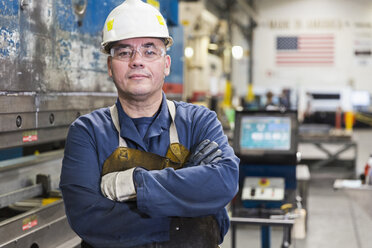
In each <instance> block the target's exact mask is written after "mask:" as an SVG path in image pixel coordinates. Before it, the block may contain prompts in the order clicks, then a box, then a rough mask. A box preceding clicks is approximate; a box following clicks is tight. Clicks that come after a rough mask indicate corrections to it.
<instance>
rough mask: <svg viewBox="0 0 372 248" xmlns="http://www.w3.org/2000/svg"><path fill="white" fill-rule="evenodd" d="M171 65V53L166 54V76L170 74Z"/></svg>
mask: <svg viewBox="0 0 372 248" xmlns="http://www.w3.org/2000/svg"><path fill="white" fill-rule="evenodd" d="M170 67H171V57H170V56H169V55H166V56H165V67H164V76H168V75H169V73H170Z"/></svg>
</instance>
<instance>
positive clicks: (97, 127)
mask: <svg viewBox="0 0 372 248" xmlns="http://www.w3.org/2000/svg"><path fill="white" fill-rule="evenodd" d="M175 105H176V118H175V124H176V128H177V132H178V136H179V141H180V143H181V144H183V145H184V146H185V147H186V148H188V149H189V150H190V151H192V148H194V147H196V146H197V145H198V144H199V143H200V142H202V141H203V140H205V139H209V140H211V141H215V142H217V143H218V145H219V148H220V149H221V150H222V159H221V160H220V161H218V163H215V164H207V165H198V166H195V165H190V164H189V166H188V167H186V168H182V169H179V170H174V169H173V168H166V169H163V170H153V171H147V170H138V171H137V172H136V173H135V177H134V180H135V182H136V184H137V188H136V190H137V200H136V201H127V202H115V201H112V200H109V199H107V198H106V197H104V196H103V195H102V193H101V189H100V183H101V171H102V166H103V163H104V162H105V160H106V159H107V158H108V157H109V156H110V155H111V153H113V152H114V151H115V149H116V148H117V147H118V132H117V131H116V129H115V126H114V124H113V122H112V119H111V115H110V111H109V108H102V109H98V110H95V111H93V112H92V113H90V114H87V115H84V116H81V117H79V118H78V119H77V120H76V121H74V122H73V123H72V124H71V126H70V129H69V132H68V136H67V140H66V147H65V154H64V158H63V166H62V172H61V181H60V189H61V191H62V194H63V199H64V203H65V207H66V215H67V218H68V221H69V223H70V225H71V227H72V229H73V230H74V231H75V232H76V233H77V234H78V235H79V236H80V237H81V238H82V239H83V240H85V241H86V242H88V243H89V244H91V245H93V246H94V247H104V248H109V247H131V246H135V245H141V244H145V243H152V242H164V241H167V240H168V239H169V224H170V217H172V216H180V217H199V216H207V215H214V216H215V218H216V220H217V222H218V224H219V227H220V230H221V240H220V241H221V242H222V240H223V237H224V235H225V234H226V233H227V230H228V228H229V218H228V215H227V212H226V210H225V206H226V205H227V204H228V203H229V202H230V201H231V200H232V198H233V197H234V195H235V194H236V193H237V191H238V177H239V171H238V165H239V159H238V158H237V157H236V156H235V154H234V152H233V149H232V148H231V147H230V146H229V144H228V140H227V137H226V136H225V135H224V133H223V130H222V126H221V123H220V122H219V121H218V119H217V116H216V114H215V112H213V111H210V110H209V109H207V108H205V107H201V106H196V105H192V104H188V103H184V102H175ZM116 106H117V108H118V113H119V122H120V128H121V130H120V133H121V136H122V137H123V138H124V139H125V140H126V142H127V144H128V147H130V148H136V149H139V150H142V151H147V152H152V153H156V154H158V155H161V156H165V155H166V152H167V150H168V147H169V142H170V141H169V127H170V123H171V116H170V114H169V111H168V106H167V103H166V98H165V94H164V93H163V101H162V104H161V108H160V112H159V114H158V115H157V117H156V118H155V120H154V121H153V122H152V123H151V125H150V126H149V130H148V131H147V132H146V135H145V137H144V138H142V137H140V134H139V133H138V130H137V128H136V126H135V125H134V123H133V121H132V119H131V118H130V117H129V116H128V115H127V114H126V113H125V112H124V111H123V108H122V107H121V104H120V102H119V101H117V102H116Z"/></svg>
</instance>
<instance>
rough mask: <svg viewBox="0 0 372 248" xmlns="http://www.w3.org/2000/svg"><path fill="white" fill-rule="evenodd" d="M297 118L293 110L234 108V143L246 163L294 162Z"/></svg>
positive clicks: (237, 152) (239, 155)
mask: <svg viewBox="0 0 372 248" xmlns="http://www.w3.org/2000/svg"><path fill="white" fill-rule="evenodd" d="M297 136H298V122H297V113H296V112H295V111H287V112H280V111H248V110H245V111H237V112H236V114H235V130H234V140H233V147H234V151H235V153H236V154H237V155H238V157H240V159H241V160H243V161H245V162H248V163H278V164H285V163H288V161H290V162H292V163H294V161H295V160H296V153H297Z"/></svg>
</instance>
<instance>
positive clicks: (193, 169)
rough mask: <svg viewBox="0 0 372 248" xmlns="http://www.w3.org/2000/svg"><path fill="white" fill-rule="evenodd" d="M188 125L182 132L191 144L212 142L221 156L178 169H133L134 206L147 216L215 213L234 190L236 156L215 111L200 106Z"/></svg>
mask: <svg viewBox="0 0 372 248" xmlns="http://www.w3.org/2000/svg"><path fill="white" fill-rule="evenodd" d="M177 114H178V113H177ZM188 125H189V127H188V128H189V129H187V130H186V131H185V130H184V131H183V132H189V134H187V135H186V136H187V137H189V138H190V139H191V140H193V141H194V142H193V145H197V144H199V143H200V142H201V141H203V140H205V139H209V140H211V141H215V142H217V143H218V145H219V148H220V149H221V150H222V159H221V160H220V161H218V162H217V163H213V164H207V165H195V166H190V167H187V168H182V169H179V170H174V169H173V168H166V169H163V170H154V171H146V170H137V171H136V172H135V177H134V179H135V183H136V185H137V204H138V209H139V210H140V211H143V212H144V213H146V214H148V215H150V216H153V217H159V216H183V217H198V216H204V215H211V214H213V215H215V214H217V213H218V211H220V210H221V209H223V208H224V207H225V206H226V205H227V204H228V203H229V202H230V201H231V200H232V198H233V197H234V196H235V194H236V193H237V191H238V178H239V159H238V158H237V157H236V156H235V154H234V151H233V149H232V148H231V147H230V145H229V144H228V139H227V137H226V135H225V134H224V133H223V129H222V125H221V123H220V122H219V121H218V119H217V116H216V114H215V113H214V112H212V111H210V110H207V109H202V111H199V112H198V113H196V114H194V115H193V118H192V121H191V122H190V123H189V124H188ZM177 130H179V129H178V126H177Z"/></svg>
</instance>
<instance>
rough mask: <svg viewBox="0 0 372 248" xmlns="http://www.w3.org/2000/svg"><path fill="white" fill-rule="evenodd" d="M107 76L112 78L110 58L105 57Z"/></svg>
mask: <svg viewBox="0 0 372 248" xmlns="http://www.w3.org/2000/svg"><path fill="white" fill-rule="evenodd" d="M107 74H108V75H109V77H112V57H111V56H107Z"/></svg>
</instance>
